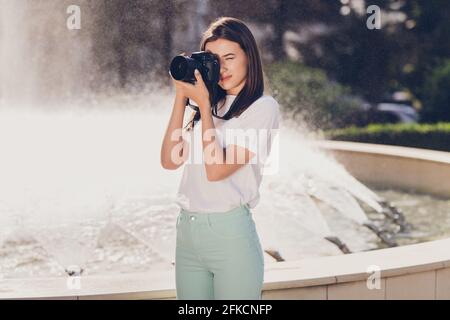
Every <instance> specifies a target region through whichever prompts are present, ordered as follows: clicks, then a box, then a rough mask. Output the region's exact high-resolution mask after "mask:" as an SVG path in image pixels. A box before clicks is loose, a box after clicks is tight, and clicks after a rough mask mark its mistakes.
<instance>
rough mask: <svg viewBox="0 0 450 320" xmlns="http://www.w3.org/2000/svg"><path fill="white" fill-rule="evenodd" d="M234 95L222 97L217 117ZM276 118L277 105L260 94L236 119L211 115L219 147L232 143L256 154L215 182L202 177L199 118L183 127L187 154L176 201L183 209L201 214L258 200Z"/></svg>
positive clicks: (203, 173) (227, 108) (203, 174)
mask: <svg viewBox="0 0 450 320" xmlns="http://www.w3.org/2000/svg"><path fill="white" fill-rule="evenodd" d="M235 98H236V96H234V95H227V96H226V98H225V99H226V100H225V105H224V106H223V107H222V108H220V109H219V110H218V114H219V115H220V116H223V115H224V114H225V113H226V111H228V110H229V108H230V106H231V104H232V102H233V101H234V99H235ZM279 120H280V112H279V105H278V103H277V101H276V100H275V99H274V98H273V97H272V96H262V97H260V98H259V99H258V100H256V101H255V102H253V103H252V104H251V105H250V106H249V107H248V108H247V109H246V110H245V111H244V112H243V113H241V115H240V116H239V117H238V118H232V119H230V120H222V119H218V118H216V117H213V122H214V126H215V129H216V134H217V136H218V141H219V144H220V145H221V146H222V147H223V148H226V147H227V146H228V145H230V144H234V145H239V146H242V147H244V148H247V149H248V150H250V151H252V152H254V153H255V154H256V155H255V156H254V157H253V158H252V159H251V160H250V162H249V163H247V164H246V165H244V166H243V167H241V168H239V169H238V170H237V171H235V172H233V174H231V175H230V176H228V177H227V178H225V179H222V180H219V181H209V180H208V179H207V176H206V168H205V164H204V160H203V144H202V131H201V125H202V124H201V119H200V120H199V121H198V123H196V125H195V126H194V130H191V131H185V130H184V131H183V140H184V142H183V143H185V146H187V147H188V148H187V149H189V155H188V159H187V160H186V162H185V164H184V169H183V175H182V178H181V182H180V187H179V190H178V193H177V198H176V204H178V205H179V206H180V207H181V208H183V209H185V210H188V211H193V212H201V213H210V212H225V211H228V210H231V209H233V208H236V207H238V206H240V205H243V204H247V205H248V206H249V208H254V207H255V206H256V204H257V203H258V202H259V197H260V195H259V186H260V184H261V181H262V169H263V167H264V162H265V161H266V159H267V157H268V155H269V154H270V151H271V146H272V142H273V139H274V136H276V134H277V131H278V129H279Z"/></svg>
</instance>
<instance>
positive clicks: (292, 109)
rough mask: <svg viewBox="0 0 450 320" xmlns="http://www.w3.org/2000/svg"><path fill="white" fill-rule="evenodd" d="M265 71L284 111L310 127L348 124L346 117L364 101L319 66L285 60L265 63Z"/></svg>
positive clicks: (343, 125) (273, 92)
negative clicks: (330, 77) (318, 67)
mask: <svg viewBox="0 0 450 320" xmlns="http://www.w3.org/2000/svg"><path fill="white" fill-rule="evenodd" d="M264 71H265V74H266V75H267V77H268V80H269V83H270V89H271V91H272V95H273V96H274V98H275V99H277V101H278V102H279V103H280V105H281V106H282V107H283V112H284V113H286V114H289V117H290V118H292V119H294V120H295V121H303V122H304V123H305V124H307V125H308V126H309V127H310V129H311V130H317V129H322V130H326V129H335V128H342V127H345V126H347V125H348V122H347V119H348V118H349V117H350V115H352V114H353V113H354V112H356V111H358V110H359V107H360V105H361V104H362V103H363V101H362V100H361V99H360V98H359V97H356V96H353V95H352V94H351V90H350V88H348V87H345V86H342V85H341V84H339V83H337V82H335V81H332V80H331V79H329V78H328V77H327V75H326V73H325V71H324V70H321V69H317V68H310V67H307V66H305V65H303V64H301V63H298V62H293V61H289V60H284V61H279V62H275V63H272V64H268V65H266V66H265V70H264Z"/></svg>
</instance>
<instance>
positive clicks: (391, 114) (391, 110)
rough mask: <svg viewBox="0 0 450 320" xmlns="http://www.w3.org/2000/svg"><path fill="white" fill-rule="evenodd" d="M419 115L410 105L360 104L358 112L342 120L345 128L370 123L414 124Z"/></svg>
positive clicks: (386, 103) (389, 103) (393, 103)
mask: <svg viewBox="0 0 450 320" xmlns="http://www.w3.org/2000/svg"><path fill="white" fill-rule="evenodd" d="M418 121H419V114H418V113H417V111H416V110H415V109H414V108H413V107H412V106H410V105H408V104H404V103H395V102H381V103H377V104H375V105H373V104H369V103H362V104H361V105H360V106H359V108H358V110H357V111H355V112H353V113H351V114H350V115H349V116H348V117H346V119H345V120H344V122H345V126H349V125H355V126H357V127H365V126H367V125H369V124H371V123H416V122H418Z"/></svg>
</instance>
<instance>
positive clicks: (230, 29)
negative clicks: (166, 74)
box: [186, 17, 264, 130]
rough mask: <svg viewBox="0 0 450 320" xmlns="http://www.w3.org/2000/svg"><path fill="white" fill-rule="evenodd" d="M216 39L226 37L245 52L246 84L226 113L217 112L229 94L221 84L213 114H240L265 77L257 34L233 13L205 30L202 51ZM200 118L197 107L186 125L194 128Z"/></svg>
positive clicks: (260, 92) (260, 90) (228, 116)
mask: <svg viewBox="0 0 450 320" xmlns="http://www.w3.org/2000/svg"><path fill="white" fill-rule="evenodd" d="M217 39H226V40H230V41H233V42H236V43H238V44H239V45H240V47H241V49H242V50H243V51H244V52H245V54H246V56H247V61H248V66H247V79H246V81H245V85H244V87H243V88H242V90H241V91H240V92H239V93H238V95H237V97H236V98H235V99H234V101H233V103H232V104H231V106H230V109H229V110H228V111H227V113H226V114H225V115H224V116H223V117H220V116H218V115H217V106H218V104H219V102H221V101H223V100H224V98H225V97H226V95H227V93H226V91H225V90H223V89H222V88H221V87H220V86H218V90H217V94H216V96H215V97H214V100H213V101H212V114H213V115H214V116H215V117H218V118H221V119H224V120H229V119H231V118H234V117H238V116H239V115H240V114H241V113H242V112H244V111H245V110H246V109H247V108H248V107H249V106H250V105H251V104H252V103H253V102H255V101H256V100H257V99H259V98H260V97H261V96H262V95H263V93H264V77H263V70H262V63H261V58H260V55H259V51H258V46H257V44H256V41H255V38H254V37H253V34H252V33H251V31H250V29H249V28H248V27H247V26H246V25H245V24H244V22H243V21H241V20H239V19H236V18H232V17H221V18H219V19H217V20H216V21H214V22H212V23H211V24H210V25H209V27H208V29H207V30H206V31H205V32H204V33H203V36H202V40H201V42H200V51H205V47H206V44H207V43H208V42H212V41H215V40H217ZM200 118H201V114H200V111H195V112H194V113H193V116H192V118H191V120H190V121H189V122H188V124H187V125H186V128H188V130H191V129H192V128H193V127H194V125H195V123H196V122H197V121H198V120H200Z"/></svg>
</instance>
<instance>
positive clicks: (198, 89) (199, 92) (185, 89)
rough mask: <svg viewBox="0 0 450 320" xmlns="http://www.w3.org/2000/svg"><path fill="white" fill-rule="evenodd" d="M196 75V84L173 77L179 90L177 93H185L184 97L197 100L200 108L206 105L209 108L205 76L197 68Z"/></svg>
mask: <svg viewBox="0 0 450 320" xmlns="http://www.w3.org/2000/svg"><path fill="white" fill-rule="evenodd" d="M194 75H195V79H196V80H197V82H196V83H195V84H191V83H188V82H184V81H179V80H175V79H173V78H172V79H173V82H174V84H175V88H176V90H177V94H180V95H183V96H184V97H186V98H189V99H190V100H193V101H195V103H196V104H197V105H198V106H199V108H200V109H202V108H203V107H205V106H207V107H208V108H209V91H208V89H207V88H206V85H205V83H204V82H203V78H202V76H201V74H200V72H199V71H198V70H197V69H196V70H195V72H194Z"/></svg>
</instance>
